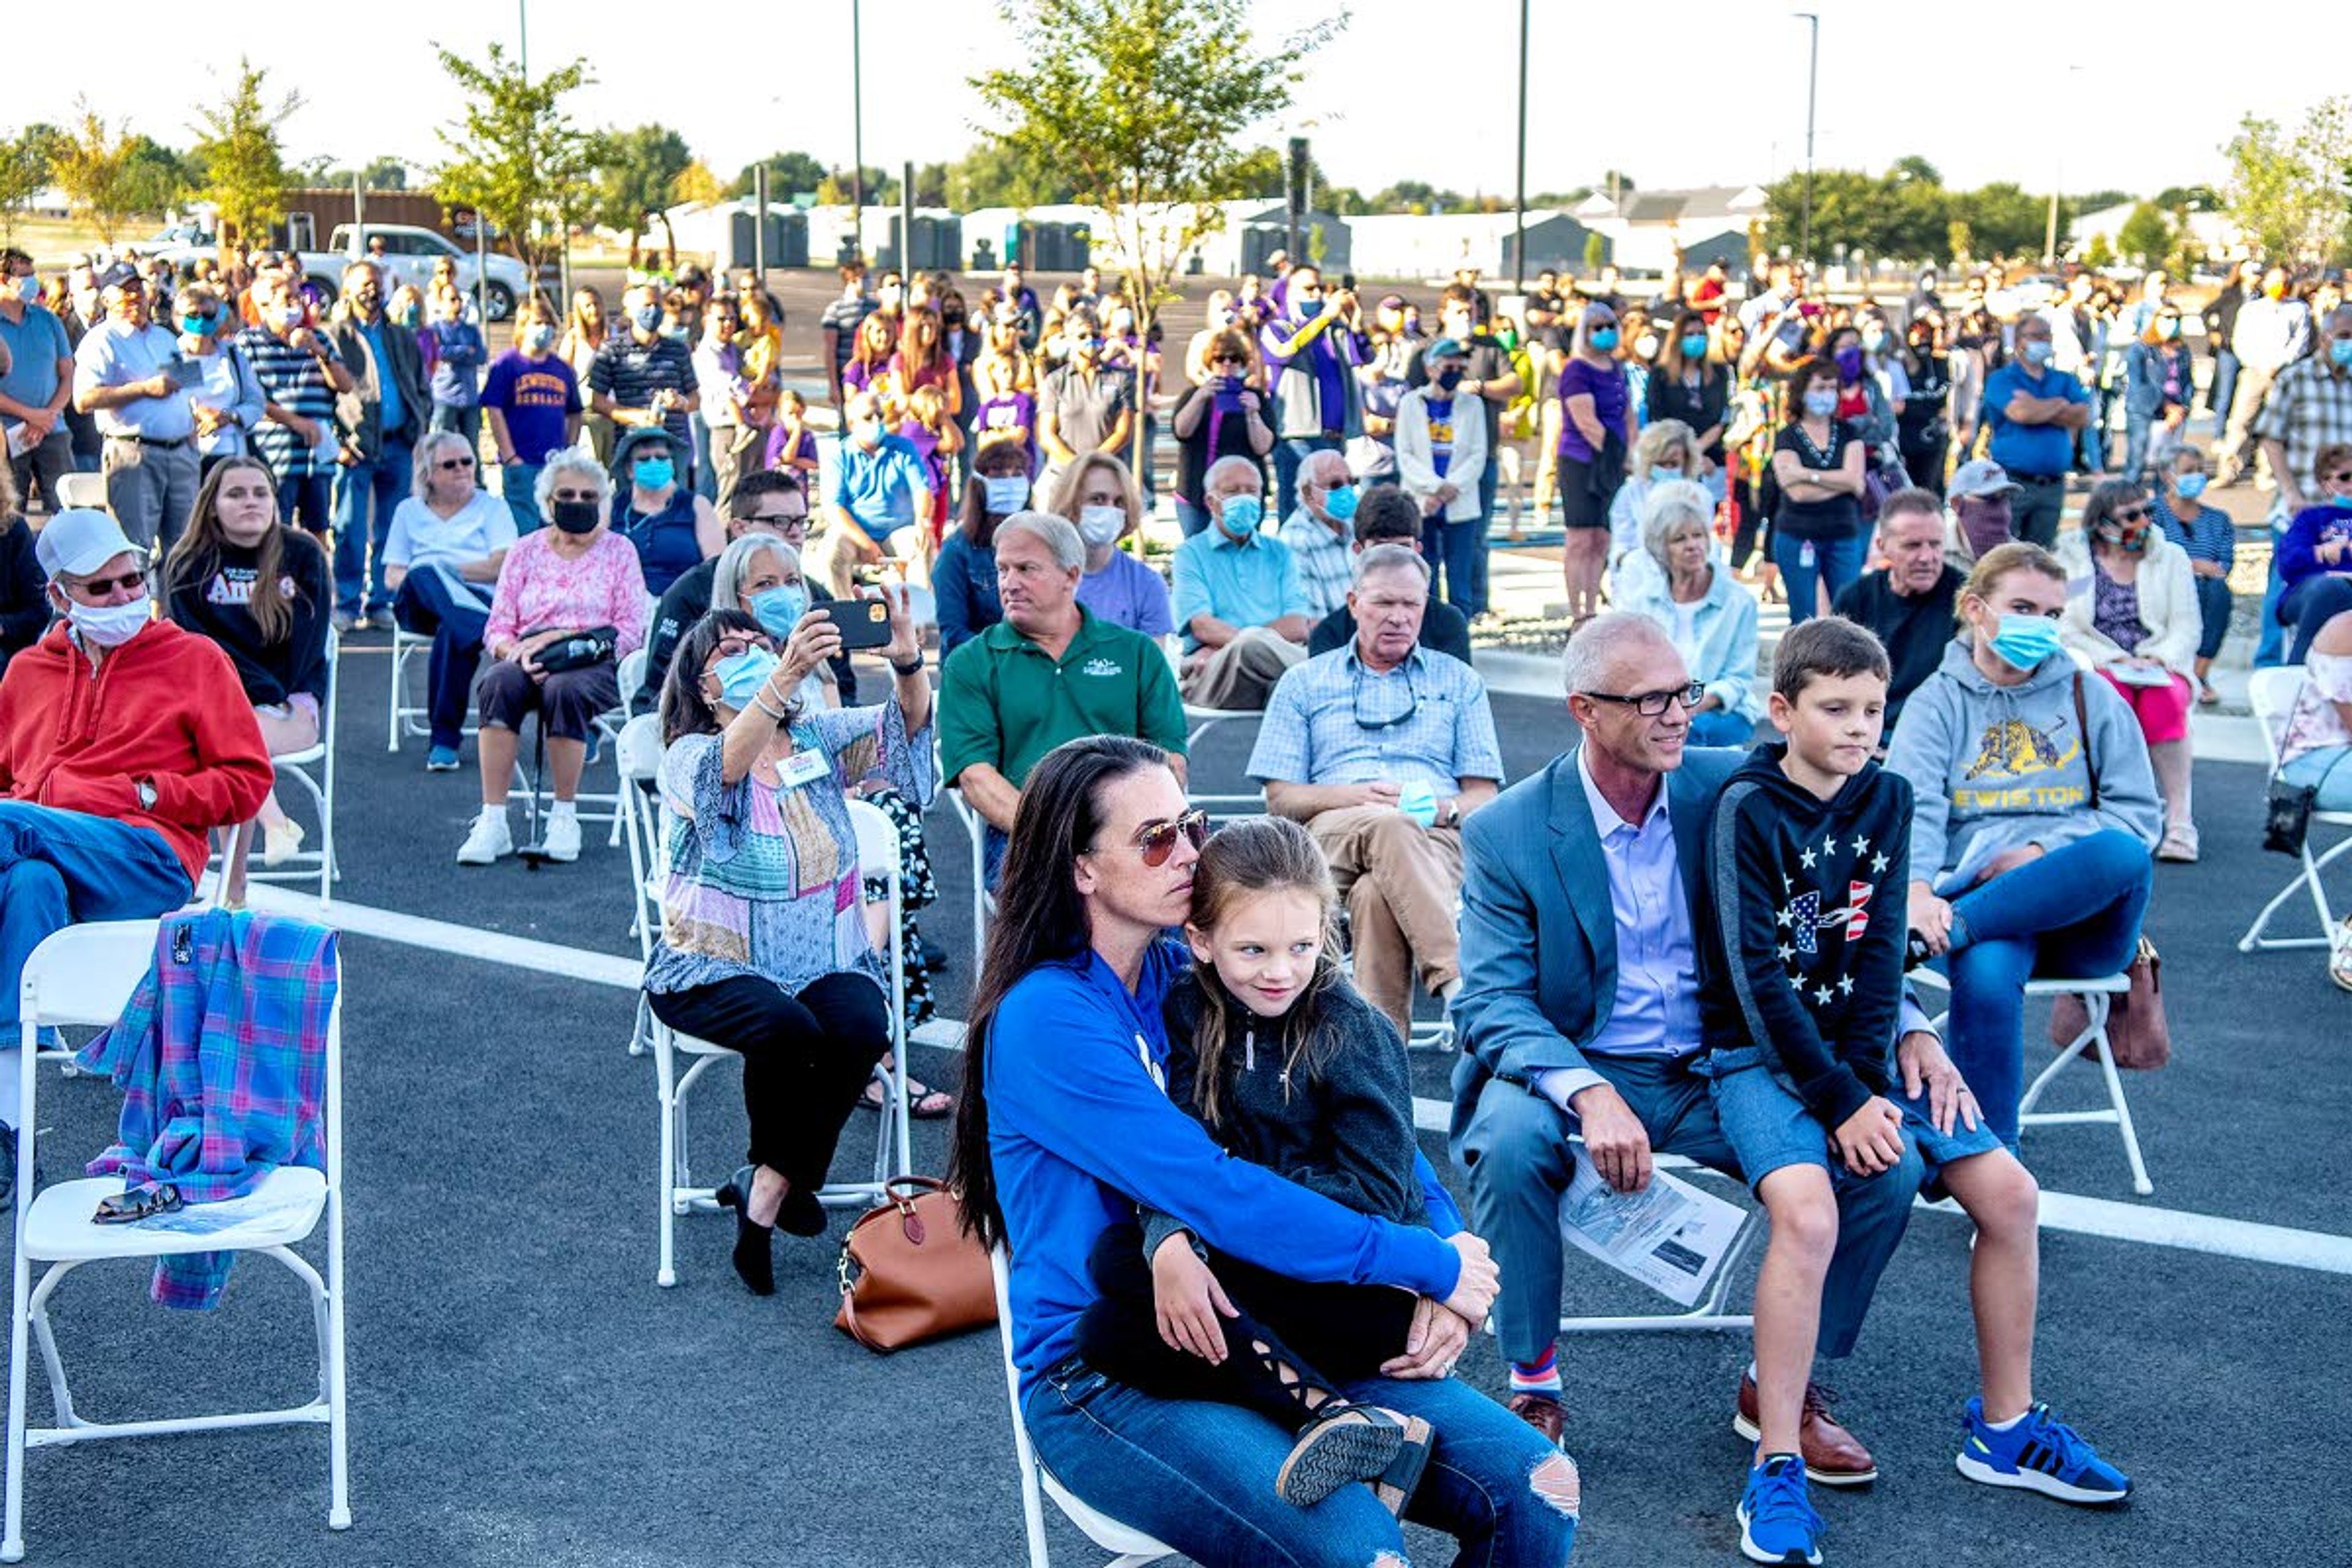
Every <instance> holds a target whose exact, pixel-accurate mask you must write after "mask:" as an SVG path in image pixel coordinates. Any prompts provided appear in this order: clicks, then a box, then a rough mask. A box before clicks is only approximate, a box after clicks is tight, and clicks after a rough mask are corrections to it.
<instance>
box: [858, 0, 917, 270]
mask: <svg viewBox="0 0 2352 1568" xmlns="http://www.w3.org/2000/svg"><path fill="white" fill-rule="evenodd" d="M861 10H862V7H861V6H860V5H859V4H858V0H849V161H850V170H849V191H850V200H851V201H852V202H854V203H855V204H856V212H855V215H854V216H852V217H851V218H850V220H849V235H850V239H851V241H852V243H854V244H855V245H856V247H857V253H858V255H859V256H860V257H863V256H864V255H865V254H866V55H865V30H864V27H863V26H862V19H861V15H860V13H861ZM903 259H904V258H901V260H902V261H903Z"/></svg>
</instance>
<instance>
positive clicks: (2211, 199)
mask: <svg viewBox="0 0 2352 1568" xmlns="http://www.w3.org/2000/svg"><path fill="white" fill-rule="evenodd" d="M2149 199H2150V200H2151V201H2153V202H2155V203H2156V205H2158V206H2160V207H2162V208H2163V209H2164V210H2165V211H2166V212H2168V213H2184V212H2209V213H2211V212H2220V211H2221V206H2222V202H2221V193H2220V192H2219V191H2216V190H2215V189H2214V188H2213V187H2212V186H2210V185H2167V186H2165V187H2164V189H2162V190H2160V191H2158V192H2157V193H2156V195H2154V196H2152V197H2150V198H2149Z"/></svg>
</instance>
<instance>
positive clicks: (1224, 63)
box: [971, 0, 1347, 331]
mask: <svg viewBox="0 0 2352 1568" xmlns="http://www.w3.org/2000/svg"><path fill="white" fill-rule="evenodd" d="M1251 11H1252V7H1251V6H1250V5H1249V4H1248V0H1001V4H1000V12H1001V14H1002V15H1003V17H1004V20H1005V22H1006V23H1007V24H1008V25H1009V26H1011V27H1012V28H1013V31H1014V33H1015V34H1016V35H1017V36H1018V37H1019V39H1020V43H1021V48H1020V51H1019V53H1020V58H1022V60H1023V62H1024V63H1023V64H1022V65H1020V66H1018V67H1015V68H1009V69H1003V70H994V71H989V72H987V73H985V74H983V75H981V76H976V77H973V78H972V79H971V85H972V87H973V88H974V89H976V90H977V91H978V92H979V93H980V95H981V98H982V100H983V101H984V102H985V103H986V104H987V105H988V107H989V108H990V109H991V110H992V111H994V113H995V114H996V115H997V116H998V117H999V119H1000V120H1001V121H1002V122H1003V124H1004V125H1005V126H1006V127H1007V129H1006V130H1004V131H1003V132H1001V133H1000V137H999V139H1000V140H1001V141H1002V142H1004V143H1005V144H1007V145H1008V146H1009V147H1010V148H1012V149H1013V150H1014V151H1015V152H1017V153H1023V154H1025V155H1026V156H1027V157H1029V158H1030V159H1032V160H1034V161H1035V162H1036V163H1041V164H1044V165H1045V166H1047V167H1051V168H1057V169H1061V170H1064V171H1066V173H1067V174H1068V177H1069V179H1070V183H1071V184H1072V186H1073V188H1074V190H1075V193H1076V197H1077V199H1078V200H1080V201H1084V202H1090V203H1092V204H1094V205H1097V206H1099V207H1102V208H1103V209H1104V210H1105V211H1106V212H1107V213H1108V215H1109V216H1110V226H1111V230H1112V233H1111V240H1112V247H1113V248H1114V249H1116V251H1117V252H1118V265H1119V269H1120V272H1121V274H1122V275H1123V276H1124V278H1125V279H1126V284H1127V286H1126V289H1125V290H1124V292H1125V294H1126V296H1127V298H1129V300H1133V301H1135V306H1136V314H1137V316H1138V318H1139V321H1138V323H1137V326H1138V330H1139V331H1141V330H1143V329H1145V328H1147V327H1148V326H1149V325H1150V319H1151V316H1152V313H1153V312H1154V311H1155V310H1157V308H1158V307H1159V305H1160V303H1161V302H1162V301H1163V300H1166V299H1167V298H1169V297H1170V289H1169V285H1170V284H1171V281H1172V280H1173V279H1174V278H1175V276H1176V272H1177V269H1178V268H1180V267H1181V266H1182V265H1183V259H1184V258H1185V257H1186V256H1187V255H1188V254H1190V253H1191V252H1192V249H1193V248H1194V247H1197V246H1198V245H1199V244H1200V242H1201V240H1202V237H1205V236H1207V235H1209V234H1211V233H1213V232H1214V231H1215V230H1216V229H1217V228H1218V226H1220V225H1222V224H1223V221H1224V208H1223V204H1224V202H1225V201H1226V200H1227V199H1229V198H1231V197H1233V196H1234V195H1238V194H1239V193H1240V191H1241V189H1242V175H1243V171H1244V165H1245V164H1246V163H1247V161H1248V153H1247V149H1248V148H1249V147H1250V146H1251V145H1252V142H1253V140H1254V139H1253V138H1252V137H1251V132H1253V131H1254V130H1255V129H1257V128H1258V127H1260V126H1261V125H1263V124H1264V123H1265V122H1266V121H1271V120H1273V119H1275V118H1276V116H1278V115H1280V114H1281V113H1282V111H1283V110H1286V109H1287V108H1288V107H1289V105H1290V96H1291V89H1293V88H1294V87H1295V86H1297V83H1298V81H1299V80H1300V72H1299V66H1300V64H1301V62H1303V61H1304V60H1305V59H1306V58H1307V56H1308V55H1310V54H1312V53H1313V52H1314V51H1315V50H1316V49H1317V48H1318V47H1321V46H1322V45H1323V43H1324V42H1325V41H1326V40H1327V39H1328V38H1330V37H1332V36H1333V35H1334V34H1335V33H1337V32H1338V31H1339V29H1340V28H1341V27H1343V26H1346V25H1347V17H1346V16H1345V14H1344V13H1343V14H1341V15H1340V16H1337V17H1334V18H1332V19H1330V20H1328V21H1325V22H1322V23H1319V24H1318V25H1317V26H1314V27H1312V28H1310V29H1308V30H1307V31H1306V32H1303V33H1299V34H1297V35H1295V36H1293V37H1289V38H1286V39H1285V40H1283V41H1282V42H1281V43H1280V44H1278V45H1274V46H1268V45H1266V44H1264V43H1261V42H1259V41H1258V39H1257V38H1256V37H1255V36H1254V35H1253V33H1252V31H1251V28H1250V18H1251Z"/></svg>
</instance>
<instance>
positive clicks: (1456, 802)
mask: <svg viewBox="0 0 2352 1568" xmlns="http://www.w3.org/2000/svg"><path fill="white" fill-rule="evenodd" d="M1461 820H1462V800H1461V797H1460V796H1458V795H1456V796H1452V797H1449V798H1448V799H1447V801H1446V803H1445V816H1444V820H1443V826H1447V827H1451V826H1454V824H1455V823H1458V822H1460V821H1461Z"/></svg>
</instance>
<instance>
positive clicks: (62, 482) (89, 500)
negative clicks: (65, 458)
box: [58, 473, 109, 511]
mask: <svg viewBox="0 0 2352 1568" xmlns="http://www.w3.org/2000/svg"><path fill="white" fill-rule="evenodd" d="M58 506H60V507H68V506H71V507H89V508H90V509H91V510H96V511H106V510H109V507H108V505H107V500H106V476H105V475H104V474H81V473H74V474H59V475H58Z"/></svg>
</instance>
